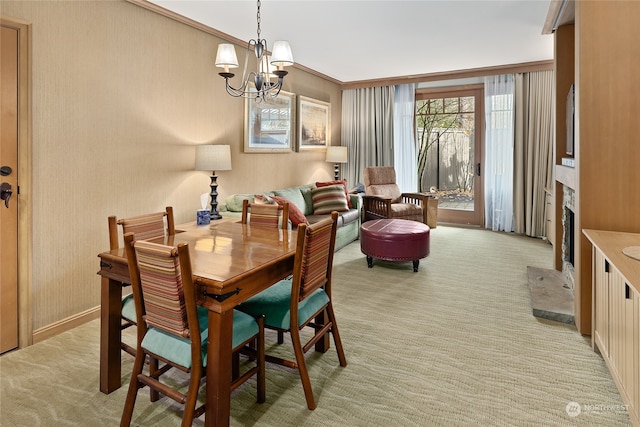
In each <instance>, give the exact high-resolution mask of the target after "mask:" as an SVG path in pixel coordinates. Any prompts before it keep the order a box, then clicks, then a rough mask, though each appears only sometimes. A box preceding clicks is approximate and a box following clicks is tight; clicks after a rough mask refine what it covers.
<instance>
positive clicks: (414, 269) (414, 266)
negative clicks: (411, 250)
mask: <svg viewBox="0 0 640 427" xmlns="http://www.w3.org/2000/svg"><path fill="white" fill-rule="evenodd" d="M418 264H420V260H419V259H417V260H415V261H413V272H414V273H417V272H418Z"/></svg>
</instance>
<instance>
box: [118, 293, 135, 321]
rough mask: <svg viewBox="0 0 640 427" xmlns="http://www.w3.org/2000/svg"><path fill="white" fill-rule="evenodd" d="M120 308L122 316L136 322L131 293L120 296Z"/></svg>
mask: <svg viewBox="0 0 640 427" xmlns="http://www.w3.org/2000/svg"><path fill="white" fill-rule="evenodd" d="M120 310H121V312H122V317H124V318H125V319H127V320H129V321H131V322H133V323H136V321H137V319H136V304H135V302H133V294H129V295H127V296H126V297H124V298H122V307H121V309H120Z"/></svg>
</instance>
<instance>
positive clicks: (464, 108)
mask: <svg viewBox="0 0 640 427" xmlns="http://www.w3.org/2000/svg"><path fill="white" fill-rule="evenodd" d="M483 105H484V92H483V88H482V86H477V85H473V86H465V87H461V88H444V89H442V88H438V89H421V90H418V91H417V92H416V116H415V117H416V135H417V138H418V146H419V154H418V173H419V176H418V182H419V190H420V191H423V192H431V193H433V192H435V194H436V195H437V196H438V222H448V223H455V224H471V225H478V226H482V225H483V224H484V191H483V184H482V174H481V163H482V158H483V156H482V152H483V141H484V125H483V123H484V109H483V108H484V107H483Z"/></svg>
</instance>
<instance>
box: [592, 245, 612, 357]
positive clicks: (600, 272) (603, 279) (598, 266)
mask: <svg viewBox="0 0 640 427" xmlns="http://www.w3.org/2000/svg"><path fill="white" fill-rule="evenodd" d="M593 270H594V271H593V294H594V295H593V304H594V310H593V340H594V344H595V345H596V346H597V347H598V350H600V353H601V354H602V356H603V357H605V358H608V357H609V263H608V261H607V260H606V259H605V258H604V255H603V254H602V252H600V251H599V250H598V249H597V248H593Z"/></svg>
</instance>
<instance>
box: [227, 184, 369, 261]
mask: <svg viewBox="0 0 640 427" xmlns="http://www.w3.org/2000/svg"><path fill="white" fill-rule="evenodd" d="M342 183H344V181H331V182H326V183H316V184H307V185H300V186H297V187H289V188H283V189H279V190H272V191H267V192H264V193H257V194H253V193H251V194H232V195H230V196H228V197H227V198H226V199H225V200H224V204H222V205H221V206H220V214H221V215H222V216H223V217H227V218H228V217H237V218H240V217H241V216H242V203H243V200H245V199H247V200H249V202H250V203H256V202H258V203H260V202H264V200H265V199H267V200H270V198H271V197H273V196H275V198H276V199H278V200H280V201H281V200H286V201H288V202H289V206H290V208H289V210H290V215H289V218H290V224H291V227H297V224H298V223H299V222H300V217H301V216H303V217H304V218H302V219H303V220H306V221H307V222H308V223H309V224H313V223H315V222H318V221H320V220H322V219H324V218H328V217H329V216H330V212H326V213H325V212H323V209H322V208H321V204H322V201H321V200H320V199H322V198H323V196H322V195H321V194H320V192H324V195H326V194H329V193H331V194H334V195H335V194H337V193H338V192H339V191H343V192H344V194H345V200H346V201H347V205H346V206H345V209H346V210H340V211H338V229H337V232H336V249H335V250H336V251H337V250H339V249H342V248H343V247H345V246H346V245H348V244H349V243H351V242H353V241H354V240H357V239H358V238H359V236H360V223H361V209H362V199H361V197H360V195H358V194H347V193H346V183H344V184H342ZM322 187H326V191H325V188H322ZM339 189H343V190H339ZM265 196H266V197H265ZM314 198H315V207H316V209H314ZM269 202H270V201H269ZM324 207H327V206H326V205H325V206H324ZM296 208H297V209H296ZM328 209H331V207H328ZM324 210H326V209H324ZM296 212H297V215H298V218H297V219H296ZM318 212H322V213H318Z"/></svg>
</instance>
